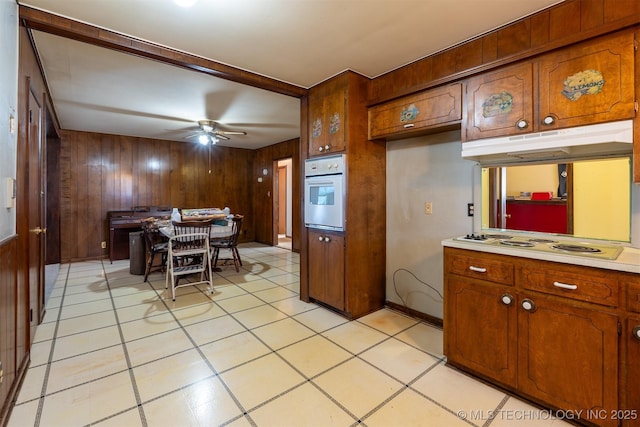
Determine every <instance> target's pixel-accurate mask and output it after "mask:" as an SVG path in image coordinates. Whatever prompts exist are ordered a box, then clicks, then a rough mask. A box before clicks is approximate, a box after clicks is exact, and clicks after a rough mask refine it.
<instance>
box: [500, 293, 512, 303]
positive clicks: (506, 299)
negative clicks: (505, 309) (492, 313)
mask: <svg viewBox="0 0 640 427" xmlns="http://www.w3.org/2000/svg"><path fill="white" fill-rule="evenodd" d="M500 301H502V303H503V304H504V305H511V304H513V297H512V296H511V295H509V294H504V295H502V296H501V297H500Z"/></svg>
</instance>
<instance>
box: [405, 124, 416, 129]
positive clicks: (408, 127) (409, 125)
mask: <svg viewBox="0 0 640 427" xmlns="http://www.w3.org/2000/svg"><path fill="white" fill-rule="evenodd" d="M414 126H415V125H414V124H413V123H407V124H406V125H404V126H403V127H404V128H405V129H410V128H412V127H414Z"/></svg>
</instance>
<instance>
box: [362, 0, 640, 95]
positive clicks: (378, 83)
mask: <svg viewBox="0 0 640 427" xmlns="http://www.w3.org/2000/svg"><path fill="white" fill-rule="evenodd" d="M639 16H640V1H638V0H567V1H565V2H563V3H560V4H558V5H556V6H553V7H551V8H548V9H545V10H543V11H541V12H538V13H536V14H534V15H531V16H529V17H527V18H524V19H521V20H519V21H516V22H514V23H512V24H509V25H506V26H504V27H502V28H499V29H497V30H495V31H492V32H490V33H487V34H485V35H484V36H481V37H478V38H476V39H473V40H470V41H468V42H465V43H462V44H460V45H458V46H455V47H452V48H450V49H447V50H444V51H442V52H440V53H438V54H435V55H432V56H429V57H426V58H424V59H422V60H419V61H416V62H413V63H411V64H408V65H406V66H404V67H401V68H399V69H397V70H394V71H391V72H389V73H387V74H385V75H382V76H380V77H377V78H375V79H374V80H372V81H371V83H370V85H369V100H370V103H371V104H376V103H379V102H383V101H386V100H389V99H392V98H395V97H399V96H402V95H406V94H409V93H412V92H418V91H420V90H423V89H426V88H428V87H432V86H437V85H440V84H444V83H447V82H450V81H453V80H456V79H460V78H463V77H467V76H469V75H471V74H474V73H477V72H480V71H484V70H487V69H490V68H493V67H495V66H498V65H502V64H506V63H508V62H513V61H516V60H519V59H524V58H527V57H530V56H533V55H537V54H539V53H542V52H545V51H549V50H552V49H556V48H559V47H562V46H566V45H569V44H572V43H576V42H578V41H582V40H585V39H588V38H591V37H595V36H598V35H601V34H604V33H607V32H611V31H614V30H617V29H620V28H624V27H625V26H631V25H634V24H636V23H637V22H638V17H639Z"/></svg>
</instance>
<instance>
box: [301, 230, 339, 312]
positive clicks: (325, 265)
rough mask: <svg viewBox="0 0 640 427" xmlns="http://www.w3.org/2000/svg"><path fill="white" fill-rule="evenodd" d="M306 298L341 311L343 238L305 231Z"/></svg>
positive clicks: (334, 234) (333, 234) (315, 231)
mask: <svg viewBox="0 0 640 427" xmlns="http://www.w3.org/2000/svg"><path fill="white" fill-rule="evenodd" d="M309 259H311V260H313V262H309V296H310V297H311V298H313V299H315V300H317V301H321V302H323V303H325V304H328V305H330V306H331V307H334V308H336V309H338V310H340V311H345V308H346V306H345V287H344V236H342V235H340V234H337V233H331V232H323V231H320V230H312V229H309Z"/></svg>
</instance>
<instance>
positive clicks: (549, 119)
mask: <svg viewBox="0 0 640 427" xmlns="http://www.w3.org/2000/svg"><path fill="white" fill-rule="evenodd" d="M555 121H556V119H554V118H553V116H547V117H545V118H544V119H542V124H543V125H545V126H551V125H552V124H554V123H555Z"/></svg>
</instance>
